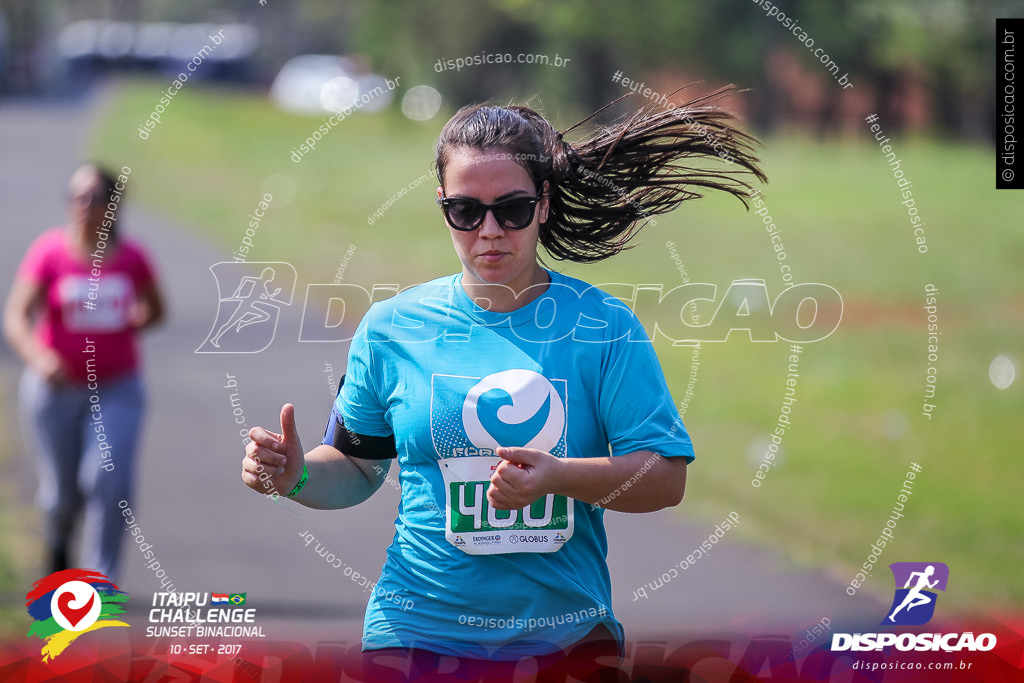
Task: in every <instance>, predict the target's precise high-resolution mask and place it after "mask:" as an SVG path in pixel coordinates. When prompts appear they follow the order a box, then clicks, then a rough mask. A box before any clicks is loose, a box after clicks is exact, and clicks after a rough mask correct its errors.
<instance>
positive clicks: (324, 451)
mask: <svg viewBox="0 0 1024 683" xmlns="http://www.w3.org/2000/svg"><path fill="white" fill-rule="evenodd" d="M386 464H388V465H390V462H388V463H386ZM370 467H372V465H368V464H367V461H362V462H359V463H357V462H356V460H355V459H354V458H349V457H348V456H346V455H343V454H342V453H341V452H339V451H338V450H337V449H335V448H333V447H332V446H327V445H320V446H317V447H316V448H314V449H313V450H311V451H309V452H308V453H306V468H307V470H308V471H309V479H308V480H307V481H306V485H305V486H303V487H302V491H300V492H299V494H298V495H296V496H295V498H294V500H295V501H296V502H297V503H301V504H302V505H305V506H306V507H309V508H314V509H317V510H337V509H341V508H348V507H353V506H354V505H359V504H360V503H362V502H363V501H365V500H366V499H368V498H369V497H370V496H372V495H373V494H374V493H375V492H376V491H377V489H379V488H380V483H381V481H383V476H380V477H378V476H377V475H375V474H374V472H372V471H369V468H370ZM378 467H379V465H378ZM382 471H383V472H384V474H386V473H387V468H384V469H383V470H382ZM289 490H290V489H289ZM279 493H281V494H282V495H283V494H285V493H288V491H281V492H279Z"/></svg>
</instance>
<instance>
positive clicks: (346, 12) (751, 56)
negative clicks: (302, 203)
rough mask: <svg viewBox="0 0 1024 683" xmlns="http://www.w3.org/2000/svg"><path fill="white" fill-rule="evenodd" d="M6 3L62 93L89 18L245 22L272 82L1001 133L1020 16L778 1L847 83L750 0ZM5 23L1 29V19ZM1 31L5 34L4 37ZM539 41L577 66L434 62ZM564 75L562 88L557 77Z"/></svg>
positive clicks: (779, 123)
mask: <svg viewBox="0 0 1024 683" xmlns="http://www.w3.org/2000/svg"><path fill="white" fill-rule="evenodd" d="M264 2H265V4H262V5H261V3H260V1H259V0H203V1H202V2H200V1H199V0H178V1H174V2H172V1H171V0H148V1H147V2H138V1H136V0H75V1H74V2H71V1H70V0H46V1H42V2H40V1H39V0H0V13H2V19H0V55H2V56H0V93H7V94H12V93H25V92H38V91H40V90H50V91H53V90H54V89H55V88H56V86H55V84H56V83H59V82H60V80H59V79H55V78H54V75H55V71H56V70H59V67H58V65H56V64H54V63H53V62H52V60H51V59H49V58H47V57H46V56H44V55H47V54H49V53H50V52H51V51H49V50H48V48H49V47H51V46H52V44H53V43H54V41H55V40H56V37H57V34H58V32H59V30H60V28H61V27H63V26H65V25H67V24H68V23H70V22H72V21H74V20H78V19H108V20H117V21H147V22H149V21H172V22H173V21H197V20H203V18H205V20H206V21H210V22H216V23H226V22H237V23H245V24H249V25H252V26H254V27H255V28H256V29H257V30H258V31H259V32H260V35H261V37H262V40H261V42H260V45H259V48H258V49H257V50H256V52H255V53H254V55H253V58H252V61H253V64H252V67H253V74H254V79H253V80H255V81H256V82H257V83H261V84H263V85H266V84H267V83H269V81H270V80H271V79H272V78H273V76H274V74H275V73H276V71H277V69H278V68H280V66H281V65H282V64H283V63H284V62H285V61H286V60H287V59H288V58H289V57H292V56H294V55H296V54H303V53H327V54H358V55H362V56H364V57H365V58H366V59H367V60H368V62H369V64H371V65H372V68H373V69H375V70H376V71H378V72H379V73H384V74H398V75H401V76H402V77H403V78H404V79H405V81H406V82H407V83H413V82H417V83H428V84H432V85H434V87H437V88H438V89H439V90H441V91H442V92H444V93H446V95H447V96H448V97H449V98H450V99H451V100H452V101H453V104H454V105H455V106H457V105H461V104H463V103H465V102H468V101H477V100H480V99H486V98H497V99H501V98H503V97H505V98H507V97H513V96H514V97H519V96H521V95H522V94H523V93H531V92H533V93H539V92H543V93H544V95H545V105H547V106H548V107H553V108H556V109H559V110H567V111H573V112H575V113H579V112H583V111H584V110H586V111H592V110H594V109H596V108H598V107H600V106H602V105H604V104H606V103H607V102H609V101H611V100H613V99H615V98H616V97H619V96H620V95H621V94H622V93H623V90H622V88H621V87H620V86H618V85H617V84H615V83H613V82H612V81H611V80H610V74H611V73H613V72H614V71H616V70H622V71H623V72H624V73H626V74H629V75H631V76H636V79H643V80H644V82H645V83H646V84H647V85H649V86H650V87H652V88H654V89H656V90H658V91H659V92H670V91H671V90H674V89H675V88H678V87H681V86H683V85H686V84H687V83H690V82H692V81H694V80H700V79H702V80H706V81H707V82H709V83H722V82H733V83H736V84H737V85H739V86H741V87H744V88H750V89H751V90H752V95H751V97H749V98H748V99H747V100H746V101H745V102H746V106H749V107H750V108H751V111H749V112H743V113H745V114H747V115H748V117H749V118H750V119H751V120H752V121H753V122H754V123H755V124H756V126H757V127H758V129H759V130H760V131H761V132H762V133H770V132H774V131H776V130H779V129H780V128H784V127H795V128H800V129H802V130H810V131H813V132H814V133H815V134H817V135H819V136H831V135H836V134H841V133H842V132H844V131H845V130H848V129H850V128H853V127H857V126H859V125H860V124H859V120H860V119H861V118H862V117H863V115H864V112H865V111H872V112H875V113H878V114H879V115H880V117H882V118H883V120H885V121H886V122H887V125H888V128H887V129H888V130H889V131H890V132H894V131H897V130H901V129H904V128H908V129H911V130H915V131H916V130H923V131H927V132H931V133H934V134H937V135H941V136H944V137H953V138H974V139H982V138H990V137H991V136H992V135H993V134H994V133H993V130H992V125H991V123H990V122H991V120H992V113H993V105H992V100H993V87H994V85H993V83H994V71H993V67H992V65H993V64H994V58H995V54H994V46H993V40H992V36H993V35H994V17H998V16H1013V14H1014V12H1015V11H1016V12H1017V13H1018V14H1019V13H1020V10H1021V8H1022V3H1021V2H1020V1H1019V0H1017V1H1010V0H998V1H991V2H972V1H971V0H899V1H895V2H894V1H893V0H834V1H832V2H828V3H823V2H814V1H813V0H788V1H786V2H782V3H777V6H776V7H774V9H773V10H772V11H774V10H781V12H782V13H784V14H785V15H786V16H787V17H788V18H790V19H793V20H794V23H793V24H791V26H800V27H802V28H803V29H804V31H806V32H807V33H808V37H809V38H810V39H812V40H813V41H814V48H822V49H823V50H824V54H826V55H827V56H828V57H829V58H831V60H832V61H833V62H835V63H836V64H837V65H839V69H840V71H839V74H837V77H838V76H839V75H841V74H843V73H847V74H848V78H849V81H850V82H851V83H854V84H855V87H853V88H849V89H842V88H840V87H836V86H835V84H834V83H833V82H832V81H833V80H834V79H833V78H832V75H831V74H829V73H828V72H827V71H826V70H825V68H824V66H823V65H822V64H820V63H818V60H817V58H816V57H815V55H814V54H813V50H812V49H808V48H807V47H805V46H804V45H803V44H801V42H800V41H799V40H798V39H797V36H796V35H794V34H793V33H792V32H791V31H790V30H789V29H787V28H786V26H784V24H783V23H781V22H779V21H778V16H779V15H778V14H776V15H773V16H768V14H769V9H768V8H769V7H771V5H769V6H768V7H761V6H759V5H758V3H757V2H752V1H750V0H731V1H729V2H715V3H710V2H708V3H697V2H678V1H677V0H649V1H645V2H636V3H619V2H614V1H613V0H588V1H584V0H567V1H565V2H559V3H541V2H534V1H532V0H488V1H485V2H477V3H473V4H472V5H466V4H458V5H456V4H453V3H451V2H445V1H443V0H421V1H416V0H392V1H389V2H370V1H369V0H347V1H346V2H325V1H324V0H288V1H287V2H285V1H283V0H264ZM3 24H6V31H4V30H3V28H2V26H3ZM5 34H6V38H4V35H5ZM482 52H492V53H504V52H510V53H513V54H516V53H519V52H533V53H540V54H547V55H555V54H558V55H559V56H561V57H563V58H566V57H568V58H570V59H571V60H572V63H573V65H574V69H573V73H574V78H573V80H571V81H567V80H565V79H562V78H561V77H560V75H559V74H557V73H554V70H551V69H524V68H522V65H519V64H507V65H501V66H495V67H492V68H488V69H467V70H464V71H461V72H455V71H444V72H438V71H436V70H435V68H434V66H435V64H436V62H427V61H425V60H424V58H423V56H424V55H436V56H437V58H456V57H468V56H473V55H478V54H480V53H482ZM552 86H555V87H552Z"/></svg>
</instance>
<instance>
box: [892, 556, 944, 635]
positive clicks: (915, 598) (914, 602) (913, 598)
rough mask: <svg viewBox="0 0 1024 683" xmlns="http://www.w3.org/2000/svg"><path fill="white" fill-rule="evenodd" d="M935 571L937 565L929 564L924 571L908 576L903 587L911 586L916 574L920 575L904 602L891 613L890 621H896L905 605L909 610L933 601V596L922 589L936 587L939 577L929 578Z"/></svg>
mask: <svg viewBox="0 0 1024 683" xmlns="http://www.w3.org/2000/svg"><path fill="white" fill-rule="evenodd" d="M934 573H935V566H934V565H928V567H927V568H926V569H925V570H924V571H923V572H912V573H911V574H910V576H909V577H908V578H907V583H906V584H905V585H904V586H903V587H904V588H910V584H911V582H912V581H913V580H914V577H915V576H916V577H918V579H917V583H916V584H915V585H914V587H913V588H910V591H909V592H908V593H907V596H906V597H905V598H903V602H901V603H900V605H899V607H897V608H896V609H894V610H893V611H892V614H890V615H889V621H891V622H893V623H896V614H897V613H898V612H899V611H900V610H901V609H903V608H904V607H906V608H907V611H908V612H909V611H910V610H912V609H913V608H915V607H918V606H920V605H927V604H928V603H930V602H931V601H932V598H931V597H930V596H929V595H926V594H924V593H922V591H923V590H924V589H925V588H934V587H935V586H936V585H937V584H938V583H939V580H938V579H935V580H934V581H929V580H928V579H929V578H930V577H931V576H932V575H933V574H934Z"/></svg>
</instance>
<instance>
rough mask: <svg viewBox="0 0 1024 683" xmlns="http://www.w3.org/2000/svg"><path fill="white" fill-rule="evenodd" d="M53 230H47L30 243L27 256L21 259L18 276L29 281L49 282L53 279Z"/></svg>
mask: <svg viewBox="0 0 1024 683" xmlns="http://www.w3.org/2000/svg"><path fill="white" fill-rule="evenodd" d="M53 244H54V241H53V231H52V230H51V231H47V232H45V233H43V234H42V235H40V236H39V237H37V238H36V239H35V240H34V241H33V242H32V244H31V245H29V248H28V251H27V252H25V258H23V259H22V260H21V265H20V266H18V274H17V277H18V278H19V279H22V280H27V281H29V282H37V283H38V282H48V281H50V280H52V279H53V262H52V259H51V258H50V253H51V251H52V247H53Z"/></svg>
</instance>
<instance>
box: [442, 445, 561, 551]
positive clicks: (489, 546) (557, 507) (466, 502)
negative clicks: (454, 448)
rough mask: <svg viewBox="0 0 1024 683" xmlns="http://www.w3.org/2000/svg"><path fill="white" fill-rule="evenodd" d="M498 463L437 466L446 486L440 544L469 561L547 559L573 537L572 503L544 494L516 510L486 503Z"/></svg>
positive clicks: (447, 461) (448, 461) (446, 461)
mask: <svg viewBox="0 0 1024 683" xmlns="http://www.w3.org/2000/svg"><path fill="white" fill-rule="evenodd" d="M500 462H501V458H498V457H486V456H484V457H462V458H443V459H441V460H440V461H439V465H440V467H441V474H442V476H443V477H444V484H445V498H446V501H445V503H446V504H445V538H447V539H448V542H449V543H451V544H452V545H454V546H455V547H456V548H459V549H460V550H462V551H463V552H465V553H469V554H470V555H496V554H501V553H552V552H555V551H557V550H558V549H560V548H561V547H562V546H563V545H565V543H566V542H567V541H568V540H569V539H570V538H571V537H572V531H573V501H572V499H570V498H566V497H565V496H556V495H554V494H548V495H546V496H544V497H543V498H540V499H538V500H536V501H534V502H533V503H532V504H530V505H527V506H526V507H524V508H520V509H518V510H498V509H495V508H493V507H491V505H490V504H489V503H488V502H487V487H488V486H490V479H491V474H492V473H493V472H494V470H495V468H496V467H497V466H498V463H500Z"/></svg>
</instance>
